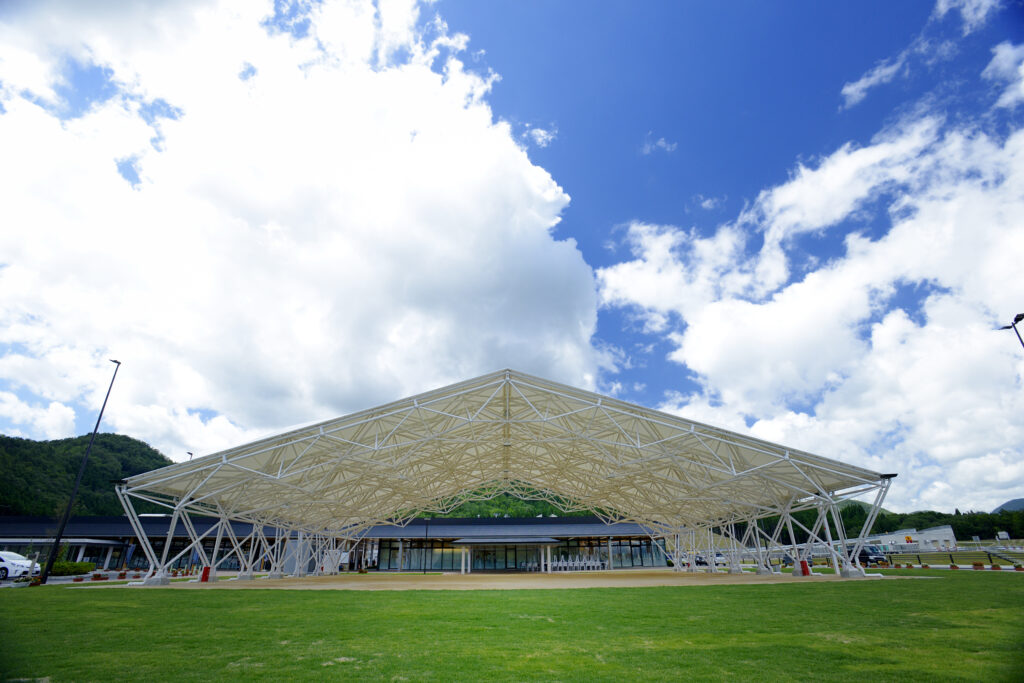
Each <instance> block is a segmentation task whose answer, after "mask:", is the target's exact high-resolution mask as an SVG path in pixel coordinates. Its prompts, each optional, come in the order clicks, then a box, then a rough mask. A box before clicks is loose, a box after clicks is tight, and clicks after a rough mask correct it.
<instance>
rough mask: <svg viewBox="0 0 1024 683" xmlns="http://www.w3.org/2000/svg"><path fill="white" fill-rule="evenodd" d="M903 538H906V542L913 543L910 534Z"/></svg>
mask: <svg viewBox="0 0 1024 683" xmlns="http://www.w3.org/2000/svg"><path fill="white" fill-rule="evenodd" d="M903 538H905V539H907V543H913V542H914V539H912V538H911V537H910V536H904V537H903Z"/></svg>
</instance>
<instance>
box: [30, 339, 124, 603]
mask: <svg viewBox="0 0 1024 683" xmlns="http://www.w3.org/2000/svg"><path fill="white" fill-rule="evenodd" d="M110 362H111V363H113V364H114V366H115V367H114V376H113V377H111V378H110V386H109V387H107V395H106V396H104V397H103V405H102V406H101V407H100V415H99V417H97V418H96V426H95V427H94V428H93V430H92V436H91V437H90V438H89V446H88V447H87V448H86V449H85V457H83V458H82V465H81V466H80V467H79V468H78V477H76V478H75V486H74V488H72V489H71V498H70V499H69V500H68V507H67V509H65V510H64V516H63V517H62V518H61V520H60V526H58V527H57V535H56V537H54V539H53V548H52V549H51V550H50V556H49V557H47V558H46V567H45V568H44V569H43V573H42V575H41V576H40V577H39V583H46V579H48V578H49V576H50V570H51V569H53V561H54V560H55V559H57V551H58V550H59V549H60V539H61V537H62V536H64V527H66V526H67V525H68V518H70V517H71V506H72V505H74V504H75V496H77V495H78V486H79V484H81V483H82V475H83V474H85V464H86V463H87V462H89V453H91V452H92V443H93V441H95V440H96V432H98V431H99V430H100V420H102V419H103V411H104V410H106V407H107V399H108V398H110V390H111V389H113V388H114V380H115V379H117V371H118V370H120V369H121V361H119V360H114V359H113V358H111V359H110Z"/></svg>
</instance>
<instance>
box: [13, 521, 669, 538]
mask: <svg viewBox="0 0 1024 683" xmlns="http://www.w3.org/2000/svg"><path fill="white" fill-rule="evenodd" d="M170 520H171V516H170V515H140V520H139V521H140V522H141V523H142V527H143V529H145V531H146V535H147V536H149V537H150V538H159V537H165V536H166V535H167V531H168V527H169V526H170ZM216 521H217V520H216V519H213V518H211V517H193V518H192V524H193V525H194V527H195V529H196V532H197V533H198V534H200V535H202V534H204V533H206V532H207V531H209V530H210V528H211V527H212V526H213V525H214V524H215V523H216ZM231 526H232V529H233V530H234V533H235V535H236V536H237V537H239V538H244V537H245V536H248V535H249V533H250V532H251V531H252V525H251V524H248V523H245V522H232V523H231ZM56 529H57V520H55V519H52V518H49V517H7V516H0V538H3V539H6V540H5V542H8V543H12V542H16V540H17V541H21V542H24V539H32V540H33V541H35V540H39V539H52V538H53V535H54V533H56ZM263 533H264V534H266V535H267V536H271V537H273V536H276V533H277V531H276V530H275V529H272V528H269V527H268V528H266V529H264V532H263ZM64 535H65V537H69V538H76V539H92V540H94V541H97V542H102V541H103V540H112V539H118V540H120V541H129V540H130V539H131V538H132V537H134V536H135V532H134V531H132V527H131V525H130V524H129V523H128V518H127V517H123V516H120V517H73V518H71V520H70V521H69V522H68V526H67V529H66V530H65V534H64ZM648 535H649V532H648V530H647V529H646V528H645V527H643V526H641V525H639V524H633V523H632V522H616V523H614V524H605V523H604V522H602V521H601V520H600V519H598V518H596V517H536V518H479V517H476V518H461V519H459V518H446V519H430V520H427V519H414V520H412V521H411V522H409V523H408V524H407V525H405V526H396V525H394V524H378V525H376V526H372V527H370V528H369V529H366V530H365V531H364V532H363V533H362V534H359V537H360V538H369V539H375V540H376V539H380V540H383V539H398V538H406V539H417V538H432V539H440V540H452V539H460V540H469V539H476V538H503V539H512V538H530V537H544V538H555V539H563V540H564V539H566V538H608V537H609V536H611V537H646V536H648ZM175 536H176V537H185V536H187V531H186V530H185V527H184V525H182V524H178V525H177V527H176V529H175ZM502 542H503V543H514V542H515V541H512V540H507V541H502Z"/></svg>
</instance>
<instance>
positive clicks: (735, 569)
mask: <svg viewBox="0 0 1024 683" xmlns="http://www.w3.org/2000/svg"><path fill="white" fill-rule="evenodd" d="M729 573H730V574H742V573H743V570H742V569H740V568H739V567H729Z"/></svg>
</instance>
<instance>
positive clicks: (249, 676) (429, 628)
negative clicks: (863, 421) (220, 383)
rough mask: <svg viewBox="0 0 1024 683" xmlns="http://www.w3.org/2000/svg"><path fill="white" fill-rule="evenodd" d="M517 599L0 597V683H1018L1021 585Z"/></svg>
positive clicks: (591, 593)
mask: <svg viewBox="0 0 1024 683" xmlns="http://www.w3.org/2000/svg"><path fill="white" fill-rule="evenodd" d="M914 575H915V576H931V577H935V578H933V579H927V580H885V581H879V580H865V581H847V582H827V583H826V582H821V583H817V584H815V583H814V582H813V581H809V582H808V583H806V584H804V583H800V584H785V585H763V584H762V585H738V586H699V587H678V586H677V587H656V588H613V589H604V588H592V589H578V590H522V591H404V592H393V591H384V592H367V591H279V590H247V591H228V590H201V591H182V590H171V589H138V588H107V589H80V588H68V587H58V586H45V587H40V588H26V589H16V590H10V589H7V590H0V615H2V617H0V618H2V622H0V623H2V624H3V634H2V642H0V679H2V680H10V679H15V678H28V679H34V678H44V677H48V678H49V680H51V681H54V682H56V681H68V680H75V681H86V680H115V679H130V680H175V681H182V680H209V679H231V680H239V679H242V680H291V679H313V678H324V677H332V678H352V679H370V680H374V679H377V680H380V679H383V680H445V681H449V680H464V681H474V680H482V679H489V680H533V679H537V680H546V681H577V680H579V681H583V680H586V681H590V680H617V681H622V680H636V679H645V680H667V679H672V680H680V679H685V680H751V681H754V680H756V681H766V680H768V681H771V680H784V679H785V680H857V681H865V680H898V681H924V680H927V681H935V680H965V681H967V680H969V681H978V680H985V681H1019V680H1022V678H1024V576H1020V575H1017V574H997V573H995V572H968V571H964V572H950V571H916V572H914Z"/></svg>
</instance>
